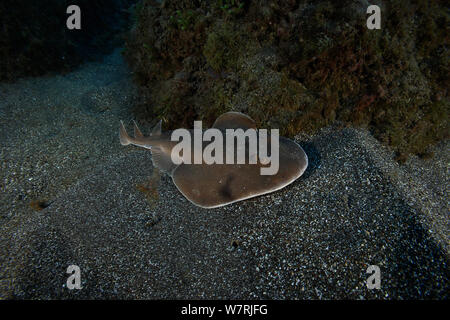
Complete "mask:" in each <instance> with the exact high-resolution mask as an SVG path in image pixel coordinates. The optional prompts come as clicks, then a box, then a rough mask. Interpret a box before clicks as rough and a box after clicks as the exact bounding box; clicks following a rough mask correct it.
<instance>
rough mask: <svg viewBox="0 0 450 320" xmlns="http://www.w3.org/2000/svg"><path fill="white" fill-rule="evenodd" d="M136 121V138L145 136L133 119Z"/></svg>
mask: <svg viewBox="0 0 450 320" xmlns="http://www.w3.org/2000/svg"><path fill="white" fill-rule="evenodd" d="M133 123H134V137H135V138H143V137H144V135H143V134H142V132H141V130H139V127H138V126H137V123H136V121H134V120H133Z"/></svg>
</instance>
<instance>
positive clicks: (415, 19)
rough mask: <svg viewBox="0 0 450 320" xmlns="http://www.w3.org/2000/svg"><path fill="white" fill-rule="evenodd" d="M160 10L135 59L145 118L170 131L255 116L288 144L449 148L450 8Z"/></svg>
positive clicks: (144, 26)
mask: <svg viewBox="0 0 450 320" xmlns="http://www.w3.org/2000/svg"><path fill="white" fill-rule="evenodd" d="M373 4H376V5H379V7H380V8H381V14H382V20H381V21H382V25H381V29H380V30H369V29H368V28H367V26H366V19H367V18H368V14H367V13H366V10H367V6H368V3H367V2H366V1H357V0H345V1H339V2H336V1H326V0H320V1H308V0H297V1H296V0H291V1H282V2H277V1H267V0H255V1H238V0H236V1H234V0H222V1H170V0H167V1H162V2H160V1H150V0H141V1H139V3H138V4H137V6H136V10H135V22H134V25H133V27H132V30H131V31H130V33H129V35H128V38H127V42H126V47H125V50H124V54H125V57H126V58H127V60H128V62H129V64H130V66H131V68H132V69H133V71H134V74H135V79H136V81H137V82H138V84H139V85H140V87H141V101H140V103H139V104H138V105H137V106H136V107H135V110H134V111H135V114H136V117H138V118H140V119H144V120H148V121H151V119H154V118H162V119H164V120H165V122H166V125H167V126H168V127H171V128H175V127H179V126H190V125H192V121H193V120H194V119H203V120H204V121H206V122H207V124H211V123H212V121H213V120H214V119H215V118H216V117H217V116H218V115H219V114H222V113H223V112H225V111H229V110H235V111H241V112H245V113H247V114H249V116H251V117H252V118H254V119H255V120H256V121H257V122H258V126H261V127H264V126H267V127H271V128H279V129H280V131H281V133H282V134H284V135H288V136H292V135H295V134H296V133H298V132H299V131H307V132H314V131H316V130H317V129H319V128H321V127H323V126H326V125H329V124H331V123H332V122H335V121H338V122H339V123H341V124H343V125H356V126H363V127H368V128H369V129H370V130H371V132H372V133H373V134H374V135H375V136H376V137H377V138H378V139H380V140H381V141H383V142H384V143H386V144H388V145H390V146H392V147H393V148H394V149H395V151H396V152H397V154H398V159H399V160H404V159H405V158H406V157H407V155H408V154H410V153H414V154H419V155H423V156H425V155H427V151H428V148H429V146H430V145H432V144H434V143H435V142H437V141H439V140H441V139H446V138H448V114H449V111H450V110H449V100H448V90H447V88H448V86H449V79H448V74H449V59H448V36H447V33H446V26H447V25H448V22H449V15H448V7H447V6H445V5H444V4H443V2H442V1H437V0H435V1H425V0H400V1H395V2H392V1H374V3H373Z"/></svg>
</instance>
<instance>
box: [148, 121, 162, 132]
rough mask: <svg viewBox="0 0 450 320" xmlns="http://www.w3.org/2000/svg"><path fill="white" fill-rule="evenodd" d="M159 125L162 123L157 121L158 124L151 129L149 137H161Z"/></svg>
mask: <svg viewBox="0 0 450 320" xmlns="http://www.w3.org/2000/svg"><path fill="white" fill-rule="evenodd" d="M161 123H162V120H159V121H158V123H157V124H156V125H155V126H154V127H153V129H152V133H150V135H151V136H159V135H161Z"/></svg>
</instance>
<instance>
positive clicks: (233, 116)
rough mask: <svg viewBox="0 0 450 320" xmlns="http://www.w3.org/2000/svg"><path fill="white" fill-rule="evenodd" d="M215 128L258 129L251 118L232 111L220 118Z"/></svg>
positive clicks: (215, 123) (214, 125)
mask: <svg viewBox="0 0 450 320" xmlns="http://www.w3.org/2000/svg"><path fill="white" fill-rule="evenodd" d="M213 128H216V129H219V130H225V129H243V130H247V129H256V124H255V121H253V119H252V118H250V117H249V116H247V115H245V114H243V113H240V112H235V111H230V112H227V113H224V114H222V115H221V116H219V117H218V118H217V119H216V121H215V122H214V124H213Z"/></svg>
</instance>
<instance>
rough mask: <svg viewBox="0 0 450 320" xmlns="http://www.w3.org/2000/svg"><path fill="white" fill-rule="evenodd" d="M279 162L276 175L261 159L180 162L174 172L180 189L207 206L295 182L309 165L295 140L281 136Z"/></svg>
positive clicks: (193, 199) (246, 196)
mask: <svg viewBox="0 0 450 320" xmlns="http://www.w3.org/2000/svg"><path fill="white" fill-rule="evenodd" d="M279 156H280V159H279V162H280V166H279V170H278V172H277V173H276V174H274V175H261V172H260V169H261V167H266V166H264V165H262V164H261V163H259V162H258V163H257V164H241V165H238V164H211V165H187V164H182V165H179V166H178V167H177V168H176V169H175V170H174V171H173V173H172V179H173V182H174V183H175V185H176V186H177V188H178V190H180V192H181V193H182V194H183V195H184V196H185V197H186V198H187V199H189V200H190V201H191V202H193V203H194V204H196V205H198V206H200V207H204V208H214V207H220V206H224V205H227V204H230V203H233V202H236V201H240V200H245V199H248V198H252V197H256V196H258V195H263V194H266V193H270V192H273V191H276V190H279V189H281V188H283V187H285V186H287V185H288V184H290V183H292V182H294V181H295V180H296V179H297V178H298V177H300V176H301V175H302V173H303V172H304V170H305V169H306V166H307V162H308V160H307V157H306V154H305V153H304V151H303V149H302V148H301V147H300V146H299V145H298V144H296V143H295V142H294V141H291V140H289V139H286V138H283V137H280V155H279Z"/></svg>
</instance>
